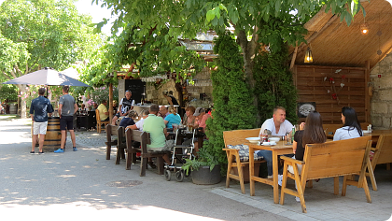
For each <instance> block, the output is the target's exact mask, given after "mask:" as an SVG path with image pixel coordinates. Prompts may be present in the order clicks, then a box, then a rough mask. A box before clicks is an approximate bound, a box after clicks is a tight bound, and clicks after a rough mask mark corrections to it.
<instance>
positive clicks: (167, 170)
mask: <svg viewBox="0 0 392 221" xmlns="http://www.w3.org/2000/svg"><path fill="white" fill-rule="evenodd" d="M186 132H187V131H186V128H178V129H177V131H176V137H175V139H174V147H173V150H172V160H171V164H170V165H165V166H164V174H165V178H166V180H167V181H170V180H171V177H172V174H173V173H174V174H175V177H176V179H177V181H179V182H182V181H183V180H184V177H185V171H184V170H183V169H182V168H181V166H182V165H183V164H184V163H185V162H186V161H185V159H189V160H192V158H193V157H195V156H194V155H193V149H194V147H195V145H194V140H195V133H196V129H194V130H193V132H192V139H191V142H190V144H187V145H177V140H178V137H179V135H180V134H184V135H185V134H186Z"/></svg>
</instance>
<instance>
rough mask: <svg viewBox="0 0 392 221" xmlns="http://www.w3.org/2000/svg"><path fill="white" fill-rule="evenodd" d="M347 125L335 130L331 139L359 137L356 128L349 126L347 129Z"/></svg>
mask: <svg viewBox="0 0 392 221" xmlns="http://www.w3.org/2000/svg"><path fill="white" fill-rule="evenodd" d="M348 128H349V126H345V127H342V128H339V129H337V130H336V132H335V134H334V135H333V141H335V140H346V139H351V138H357V137H360V135H359V133H358V130H357V128H355V127H354V128H351V129H350V130H348Z"/></svg>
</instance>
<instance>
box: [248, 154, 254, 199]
mask: <svg viewBox="0 0 392 221" xmlns="http://www.w3.org/2000/svg"><path fill="white" fill-rule="evenodd" d="M254 152H255V151H254V149H253V148H252V147H249V185H250V195H251V196H254V195H255V181H254V180H253V176H254V174H255V172H254V171H255V168H254V167H255V163H254V159H255V158H254Z"/></svg>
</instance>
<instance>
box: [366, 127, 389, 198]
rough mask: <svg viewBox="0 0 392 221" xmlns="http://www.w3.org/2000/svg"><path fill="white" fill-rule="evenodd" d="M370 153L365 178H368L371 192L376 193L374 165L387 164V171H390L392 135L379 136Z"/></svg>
mask: <svg viewBox="0 0 392 221" xmlns="http://www.w3.org/2000/svg"><path fill="white" fill-rule="evenodd" d="M371 151H372V152H373V153H374V154H373V159H372V160H371V162H372V163H371V166H370V168H368V171H367V172H366V176H369V178H370V181H371V183H372V187H373V190H374V191H376V190H377V184H376V180H375V178H374V174H373V171H374V170H375V169H376V165H378V164H387V169H388V170H389V169H390V168H389V167H390V163H392V134H382V135H380V137H379V138H378V141H377V145H376V147H375V148H372V149H371Z"/></svg>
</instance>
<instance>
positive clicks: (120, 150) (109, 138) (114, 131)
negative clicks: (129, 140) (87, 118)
mask: <svg viewBox="0 0 392 221" xmlns="http://www.w3.org/2000/svg"><path fill="white" fill-rule="evenodd" d="M116 137H117V140H115V139H113V138H116ZM105 144H106V160H110V152H111V148H112V146H116V147H117V156H116V162H115V163H116V164H120V158H121V159H125V153H124V149H125V148H126V143H125V134H124V127H120V126H113V125H111V124H107V125H106V142H105Z"/></svg>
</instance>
